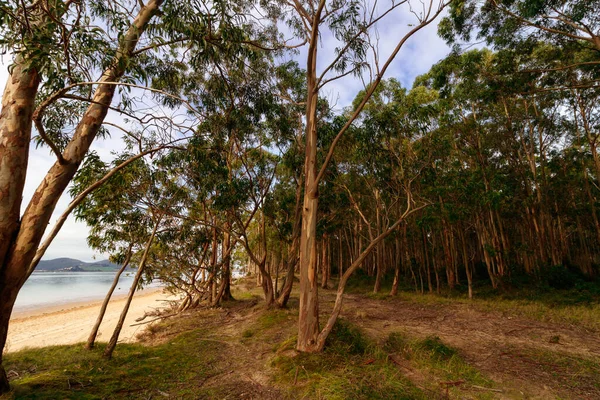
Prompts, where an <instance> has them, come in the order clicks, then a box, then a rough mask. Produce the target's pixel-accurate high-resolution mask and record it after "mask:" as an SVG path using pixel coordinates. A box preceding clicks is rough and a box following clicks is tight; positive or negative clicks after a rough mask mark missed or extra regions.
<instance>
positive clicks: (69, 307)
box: [10, 287, 163, 322]
mask: <svg viewBox="0 0 600 400" xmlns="http://www.w3.org/2000/svg"><path fill="white" fill-rule="evenodd" d="M162 290H163V288H162V287H149V288H145V289H142V290H139V291H137V292H136V293H135V295H134V296H133V299H134V300H135V299H136V297H143V296H148V295H150V294H152V293H156V292H160V291H162ZM125 298H127V293H119V294H113V296H112V297H111V299H110V302H111V303H112V302H115V301H119V300H123V299H125ZM103 301H104V297H102V298H93V299H88V300H73V301H66V302H63V303H54V304H48V305H44V306H39V307H36V306H27V307H24V308H22V309H19V310H13V312H12V314H11V317H10V321H11V322H13V321H15V322H17V321H22V320H26V319H28V318H32V317H40V316H44V315H53V314H57V313H62V312H70V311H75V310H79V309H83V308H91V307H100V306H101V305H102V302H103Z"/></svg>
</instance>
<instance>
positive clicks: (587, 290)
mask: <svg viewBox="0 0 600 400" xmlns="http://www.w3.org/2000/svg"><path fill="white" fill-rule="evenodd" d="M374 284H375V277H370V276H368V275H367V274H366V273H364V272H363V271H360V270H359V271H357V272H356V273H355V275H354V276H352V277H351V278H350V280H349V281H348V286H347V287H348V290H347V292H348V293H359V294H366V295H367V296H368V297H369V298H372V299H377V300H385V299H390V298H391V297H390V296H389V292H390V290H391V284H392V277H391V276H389V274H388V275H386V276H384V277H383V279H382V286H381V291H380V292H379V293H377V294H374V293H373V285H374ZM466 290H467V288H466V283H465V282H463V285H461V286H457V287H456V288H455V289H454V290H453V291H450V290H448V289H447V288H445V287H444V288H443V289H442V293H441V294H429V293H426V294H420V293H415V291H414V287H412V286H410V285H407V284H406V282H402V285H401V286H400V288H399V291H398V293H399V295H398V296H399V297H400V298H402V299H404V300H409V301H412V302H417V303H422V304H429V305H435V304H448V305H450V304H454V305H456V304H462V305H469V306H470V307H475V308H476V309H478V310H480V311H483V312H488V311H500V312H504V313H508V314H510V315H513V316H523V317H527V318H532V319H536V320H539V321H547V322H556V323H567V324H575V325H579V326H582V327H584V328H586V329H590V330H593V331H597V332H600V282H598V281H596V282H586V281H583V280H581V279H576V280H574V281H573V284H572V285H571V286H569V288H566V289H560V288H554V287H551V286H549V284H548V283H547V282H536V281H534V280H532V278H530V279H529V280H528V281H526V282H521V281H517V280H516V279H515V282H513V283H512V284H511V285H507V286H506V287H505V288H504V289H493V288H492V287H491V286H490V285H488V284H486V283H485V282H476V284H475V287H474V292H475V296H474V298H473V299H472V300H469V299H468V297H467V293H466Z"/></svg>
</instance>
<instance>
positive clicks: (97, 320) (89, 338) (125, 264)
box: [85, 245, 133, 350]
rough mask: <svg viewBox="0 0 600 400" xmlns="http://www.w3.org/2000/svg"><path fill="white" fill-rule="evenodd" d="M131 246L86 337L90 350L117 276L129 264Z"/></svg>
mask: <svg viewBox="0 0 600 400" xmlns="http://www.w3.org/2000/svg"><path fill="white" fill-rule="evenodd" d="M132 248H133V245H129V249H128V250H127V257H126V258H125V261H124V262H123V265H122V266H121V269H119V271H118V272H117V274H116V275H115V278H114V279H113V283H112V286H111V287H110V289H109V290H108V293H106V297H104V301H103V302H102V307H100V312H99V313H98V318H97V319H96V323H95V324H94V327H93V328H92V331H91V332H90V336H89V337H88V340H87V343H86V345H85V348H86V349H88V350H91V349H93V348H94V344H95V341H96V336H98V329H100V324H101V323H102V320H103V319H104V314H105V313H106V308H107V307H108V303H109V302H110V298H111V297H112V294H113V292H114V291H115V289H116V287H117V284H118V283H119V278H120V277H121V274H122V273H123V271H125V269H126V268H127V265H129V260H130V259H131V250H132Z"/></svg>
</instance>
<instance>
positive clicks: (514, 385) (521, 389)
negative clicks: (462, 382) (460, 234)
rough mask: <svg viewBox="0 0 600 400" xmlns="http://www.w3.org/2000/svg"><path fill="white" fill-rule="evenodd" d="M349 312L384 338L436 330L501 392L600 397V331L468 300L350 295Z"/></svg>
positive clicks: (503, 395)
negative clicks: (428, 302) (490, 308)
mask: <svg viewBox="0 0 600 400" xmlns="http://www.w3.org/2000/svg"><path fill="white" fill-rule="evenodd" d="M343 315H344V316H345V317H346V318H348V319H350V320H351V321H353V322H354V323H356V324H357V325H359V326H361V327H362V328H363V329H364V330H365V331H366V333H367V334H369V335H370V336H372V337H373V338H376V339H377V340H379V341H383V340H385V338H387V337H388V335H389V334H390V333H391V332H405V333H406V334H409V335H411V336H417V337H426V336H438V337H439V338H440V339H441V340H442V341H443V342H444V343H446V344H448V345H450V346H452V347H454V348H456V349H457V350H458V351H459V353H460V355H461V356H462V357H463V358H464V359H465V361H467V362H468V363H469V364H471V365H473V366H474V367H475V368H477V369H478V370H480V371H482V372H483V373H484V374H486V375H487V376H489V377H490V378H491V379H493V380H494V381H495V382H496V383H497V386H498V387H499V389H500V390H502V392H498V393H497V395H496V397H497V398H510V399H514V398H535V399H555V398H568V399H590V400H591V399H600V371H599V370H598V369H597V367H598V361H599V360H600V337H599V335H598V334H597V333H594V332H589V331H586V330H585V329H582V328H580V327H576V326H560V325H557V324H552V323H544V322H539V321H534V320H530V319H526V318H521V317H511V316H506V315H504V314H503V313H501V312H493V311H492V312H489V311H486V312H482V311H478V310H476V309H475V308H473V307H470V306H468V305H464V304H458V305H443V304H436V305H423V304H417V303H414V302H409V301H402V300H400V299H388V300H375V299H370V298H368V297H365V296H360V295H348V296H347V297H346V300H345V303H344V311H343Z"/></svg>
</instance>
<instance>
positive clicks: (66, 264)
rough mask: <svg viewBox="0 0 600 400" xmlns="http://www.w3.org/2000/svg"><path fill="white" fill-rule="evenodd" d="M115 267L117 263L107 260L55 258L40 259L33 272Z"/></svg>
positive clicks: (89, 270)
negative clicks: (86, 260) (92, 260)
mask: <svg viewBox="0 0 600 400" xmlns="http://www.w3.org/2000/svg"><path fill="white" fill-rule="evenodd" d="M117 269H119V265H117V264H115V263H112V262H110V261H108V260H102V261H96V262H91V263H88V262H85V261H81V260H76V259H73V258H56V259H53V260H42V261H40V263H39V264H38V266H37V267H36V269H35V272H107V271H116V270H117Z"/></svg>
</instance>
